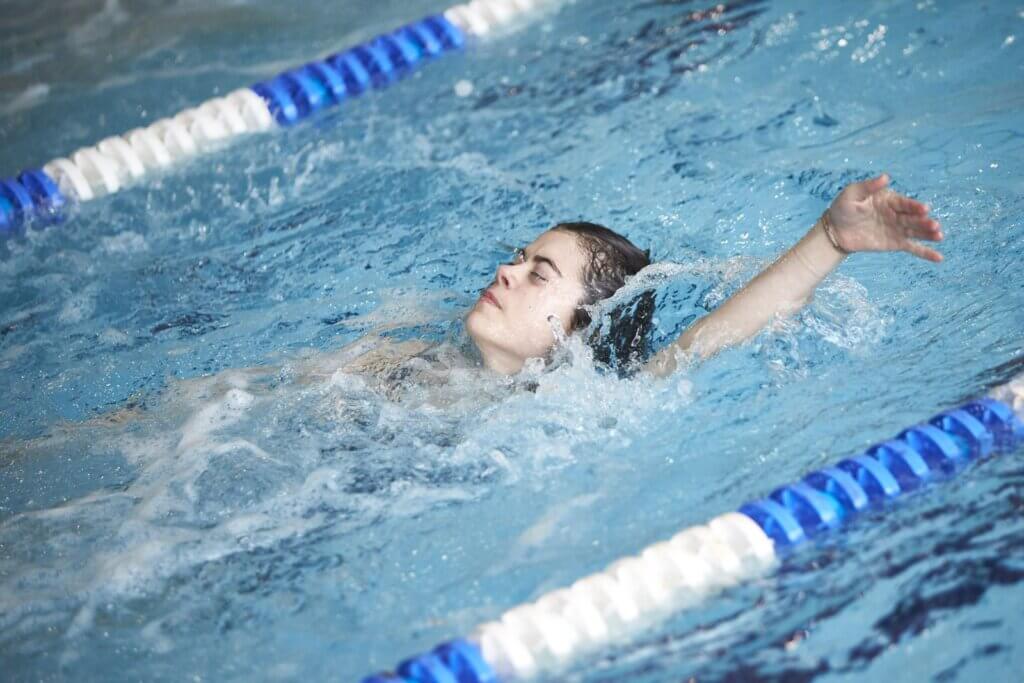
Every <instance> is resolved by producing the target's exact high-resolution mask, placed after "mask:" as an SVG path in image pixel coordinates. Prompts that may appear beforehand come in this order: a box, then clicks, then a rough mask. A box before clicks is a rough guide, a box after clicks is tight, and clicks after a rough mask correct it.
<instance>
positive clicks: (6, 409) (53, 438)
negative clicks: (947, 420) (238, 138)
mask: <svg viewBox="0 0 1024 683" xmlns="http://www.w3.org/2000/svg"><path fill="white" fill-rule="evenodd" d="M359 4H360V5H362V7H355V3H328V2H317V1H314V0H302V1H299V2H292V3H276V2H270V1H269V0H261V1H258V2H251V3H246V4H244V5H243V4H240V3H236V2H233V1H229V0H216V1H213V2H203V3H199V2H186V1H184V0H181V1H179V2H177V3H165V4H160V5H157V4H154V3H145V2H141V1H138V2H134V1H129V0H122V1H120V2H117V1H116V0H109V1H108V2H98V1H96V0H89V1H86V0H80V1H78V2H74V3H63V2H61V3H57V2H33V3H29V2H21V1H20V0H18V1H16V2H13V3H7V5H5V11H4V15H3V17H2V18H0V27H2V31H0V35H2V37H0V91H2V93H3V97H2V104H0V173H2V174H3V175H5V176H6V175H10V174H12V173H14V172H16V171H18V170H20V169H21V168H24V167H28V166H38V165H40V164H42V163H44V162H46V161H48V160H49V159H51V158H53V157H55V156H58V155H62V154H66V153H68V152H70V151H73V150H74V149H76V148H77V147H79V146H82V145H85V144H91V143H94V142H96V141H98V140H99V139H101V138H103V137H105V136H107V135H109V134H113V133H118V132H123V131H126V130H128V129H130V128H133V127H135V126H137V125H139V124H141V123H145V122H148V121H152V120H155V119H156V118H159V117H162V116H166V115H169V114H172V113H174V112H176V111H177V110H180V109H182V108H184V107H186V106H189V105H191V104H194V103H196V102H199V101H202V100H204V99H206V98H208V97H210V96H212V95H213V94H215V93H218V92H219V93H223V92H226V91H227V90H229V89H232V88H235V87H239V86H242V85H246V84H248V83H251V82H253V81H255V80H257V79H259V78H263V77H266V76H268V75H272V74H273V73H276V72H278V71H280V70H281V69H283V68H286V67H288V66H291V65H293V64H296V63H300V62H303V61H306V60H308V59H310V58H312V57H316V56H318V55H321V54H325V53H327V52H329V51H331V50H334V49H338V48H341V47H344V46H346V45H351V44H353V43H355V42H357V41H360V40H363V39H365V38H368V37H370V36H372V35H374V34H376V33H378V32H381V31H384V30H389V29H391V28H394V27H396V26H398V25H399V24H401V23H403V22H404V21H406V20H408V19H412V18H418V17H420V16H422V15H425V14H427V13H430V12H433V11H437V10H439V9H442V8H443V7H444V5H443V4H439V3H436V2H426V1H417V2H410V1H409V0H403V2H397V1H396V0H392V1H378V2H373V3H369V2H367V3H359ZM816 5H820V6H816ZM816 5H815V4H812V3H797V2H782V1H772V2H769V1H763V2H759V1H747V2H735V3H732V4H729V5H726V6H725V7H724V8H723V9H721V10H719V11H710V12H709V11H707V10H708V7H707V6H705V5H703V4H700V3H694V2H647V1H643V2H639V1H633V2H613V1H612V0H579V1H578V2H575V3H570V4H566V5H565V6H563V7H562V8H561V9H559V10H557V11H554V12H551V13H548V14H545V15H543V16H541V17H540V18H538V19H537V20H536V21H534V22H533V23H531V24H529V25H527V26H526V27H525V28H523V29H522V30H519V31H515V32H512V33H511V34H507V35H503V36H499V37H497V38H495V39H493V40H489V41H488V42H486V43H482V44H479V45H477V46H476V47H474V48H472V49H471V50H470V51H468V52H467V53H466V54H465V55H457V56H452V57H448V58H446V59H444V60H442V61H439V62H437V63H435V64H432V65H430V66H429V67H427V68H425V69H423V70H422V71H420V72H419V73H417V74H416V75H415V76H413V77H411V78H409V79H407V80H405V81H403V82H402V83H400V84H399V85H397V86H395V87H393V88H391V89H389V90H387V91H383V92H379V93H374V94H371V95H369V96H367V97H364V98H362V99H360V100H358V101H353V102H350V103H349V104H347V105H346V106H345V107H343V108H341V109H339V110H336V111H332V112H329V113H325V114H324V115H322V116H319V117H318V118H316V120H315V121H312V122H310V123H308V124H304V125H301V126H298V127H296V128H294V129H291V130H288V131H283V132H275V133H272V134H268V135H264V136H258V137H253V138H251V139H248V140H245V141H244V142H241V143H239V144H236V145H234V146H232V147H230V148H228V149H225V150H223V151H221V152H218V153H215V154H213V155H211V156H209V157H204V158H202V159H198V160H196V161H194V162H191V163H189V164H186V165H184V166H181V167H178V168H176V169H174V170H172V171H170V172H167V173H166V174H164V175H162V176H160V177H158V178H155V179H153V180H151V181H147V182H146V183H144V184H143V185H140V186H138V187H135V188H132V189H130V190H127V191H125V192H122V193H120V194H118V195H116V196H113V197H109V198H105V199H101V200H98V201H94V202H91V203H88V204H85V205H83V206H81V207H79V208H78V209H76V210H75V211H74V212H73V214H72V215H71V216H69V217H68V219H67V220H66V221H65V222H64V223H63V224H62V225H59V226H55V227H49V228H46V229H32V230H31V231H30V232H29V233H28V234H27V235H25V236H23V237H20V238H17V239H14V240H8V241H7V242H5V243H3V244H2V245H0V391H2V395H3V397H4V400H3V401H2V403H0V439H2V440H0V672H2V675H0V678H3V679H4V680H16V681H28V680H33V681H35V680H65V679H71V678H74V679H78V680H112V679H119V680H136V679H138V680H182V679H192V680H251V679H263V680H279V679H280V680H292V679H298V678H307V679H313V680H321V679H327V678H328V677H329V678H331V679H335V680H353V679H356V678H357V677H359V676H361V675H363V674H366V673H369V672H371V671H374V670H377V669H382V668H387V667H390V666H392V665H393V664H394V663H395V662H396V661H397V660H398V659H400V658H401V657H403V656H405V655H407V654H411V653H413V652H417V651H420V650H423V649H425V648H428V647H430V646H432V645H433V644H435V643H436V642H439V641H441V640H443V639H446V638H448V637H450V636H452V635H457V634H460V633H464V632H467V631H469V630H470V629H471V628H472V627H473V626H474V625H475V624H477V623H480V622H482V621H485V620H488V619H491V618H494V617H495V616H497V615H498V614H500V613H501V612H502V611H503V610H505V609H507V608H509V607H511V606H513V605H515V604H517V603H519V602H521V601H524V600H528V599H532V598H535V597H537V596H538V595H539V594H541V593H542V592H544V591H547V590H550V589H553V588H556V587H558V586H561V585H565V584H567V583H569V582H571V581H572V580H574V579H575V578H578V577H580V576H582V575H584V574H586V573H588V572H591V571H594V570H596V569H599V568H601V567H602V566H604V565H606V564H607V563H609V562H610V561H612V560H614V559H615V558H617V557H619V556H621V555H624V554H629V553H633V552H635V551H637V550H639V549H640V548H642V547H643V546H645V545H646V544H649V543H652V542H655V541H657V540H660V539H663V538H665V537H667V536H669V535H671V534H672V533H674V531H676V530H678V529H680V528H683V527H685V526H688V525H691V524H696V523H700V522H703V521H705V520H707V519H708V518H710V517H712V516H714V515H717V514H720V513H722V512H725V511H728V510H731V509H735V508H736V507H737V506H738V505H739V504H741V503H742V502H744V501H746V500H748V499H751V498H755V497H760V496H762V495H764V494H765V493H767V492H768V491H770V490H771V488H773V487H774V486H776V485H778V484H782V483H784V482H788V481H790V480H793V479H796V478H798V477H799V476H800V475H801V474H802V473H804V472H806V471H808V470H810V469H813V468H816V467H820V466H822V465H823V464H825V463H830V462H834V461H835V460H838V459H839V458H840V457H842V456H844V455H847V454H850V453H853V452H855V451H857V450H858V449H860V448H863V447H865V446H867V445H868V444H870V443H873V442H875V441H878V440H881V439H883V438H887V437H889V436H891V435H893V434H895V433H896V432H898V431H899V430H900V429H901V428H902V427H904V426H907V425H909V424H912V423H914V422H916V421H918V420H921V419H923V418H925V417H928V416H929V415H931V414H933V413H935V412H937V411H939V410H941V409H944V408H947V407H949V406H951V405H952V404H954V403H956V402H957V401H959V400H961V399H963V398H965V397H968V396H972V395H977V394H979V393H983V392H984V391H986V390H987V388H988V387H989V386H991V385H993V384H996V383H999V382H1001V381H1005V380H1006V379H1009V377H1010V376H1012V375H1014V374H1016V373H1019V372H1020V371H1021V370H1022V366H1024V360H1022V359H1024V348H1022V343H1021V331H1022V329H1024V288H1022V286H1021V282H1020V254H1021V253H1022V250H1024V237H1022V215H1024V184H1022V180H1021V179H1022V177H1024V113H1022V111H1024V58H1022V53H1021V50H1022V49H1024V44H1022V43H1024V7H1022V6H1021V5H1020V4H1019V3H1012V2H989V3H954V2H938V1H932V0H922V1H920V2H885V1H875V2H868V3H818V4H816ZM58 8H59V11H58ZM460 82H462V83H460ZM457 84H459V87H458V88H456V85H457ZM468 86H471V92H469V94H468V95H466V90H467V89H470V88H469V87H468ZM457 91H458V92H459V93H461V95H460V94H457ZM882 170H884V171H887V172H889V173H890V174H891V175H892V176H893V178H894V179H895V184H896V188H897V189H899V190H900V191H902V192H906V193H909V194H911V195H913V196H916V197H918V198H920V199H922V200H924V201H927V202H929V203H930V204H931V205H932V206H933V207H934V212H935V213H936V214H937V216H938V217H939V218H940V219H941V220H942V222H943V224H944V228H945V232H946V235H947V239H946V241H945V242H944V243H943V245H942V247H941V248H942V251H943V253H944V254H945V256H946V261H945V263H943V264H941V265H940V266H932V265H930V264H927V263H924V262H921V261H915V260H913V259H912V258H911V257H909V256H907V255H905V254H896V255H858V256H856V257H854V258H852V259H850V261H849V262H848V263H847V264H845V265H843V266H842V268H841V269H840V270H839V271H838V273H837V274H835V275H834V276H832V277H831V278H830V279H829V280H828V281H827V282H826V284H825V285H824V286H823V287H822V288H821V289H820V290H819V293H818V295H817V297H816V299H815V301H814V303H813V304H812V305H811V306H810V307H809V308H807V309H806V310H805V311H804V312H802V313H801V314H799V315H798V316H796V317H794V318H793V319H791V320H788V321H783V322H779V323H778V324H776V325H774V326H773V327H772V328H771V329H770V330H768V331H766V332H764V333H763V334H761V335H760V336H758V337H757V338H756V339H755V340H753V341H751V342H750V343H748V344H746V345H743V346H742V347H739V348H736V349H733V350H731V351H728V352H726V353H724V354H722V355H721V356H720V357H718V358H716V359H713V360H711V361H709V362H707V363H705V364H703V365H702V366H700V367H698V368H696V369H694V370H692V371H689V372H687V373H680V374H679V375H677V376H674V377H672V378H669V379H667V380H662V381H657V382H651V381H643V380H619V379H616V378H614V377H613V376H610V375H608V374H604V373H600V372H598V371H596V370H595V369H594V368H593V367H592V365H591V363H590V362H589V359H588V357H587V354H586V352H585V350H584V349H583V348H582V346H581V345H580V344H579V343H578V342H577V341H575V340H570V342H569V343H568V344H567V346H566V348H565V349H564V350H563V353H562V354H561V355H562V362H561V364H559V365H558V366H557V367H555V368H554V369H553V370H551V371H549V372H542V371H539V370H537V369H531V370H528V371H527V375H528V376H527V377H526V378H525V379H527V380H532V381H535V382H536V383H537V390H536V392H530V391H526V390H523V389H522V388H521V386H522V383H521V382H520V383H515V384H514V383H511V382H508V381H504V380H502V379H500V378H495V377H489V376H487V375H486V374H481V373H479V372H476V371H474V370H472V369H471V368H470V369H462V370H459V371H457V372H456V373H455V374H454V376H453V378H452V380H451V382H450V383H449V384H448V385H447V386H442V387H433V386H422V387H421V386H410V387H407V388H406V390H405V391H404V393H403V395H402V396H400V397H398V398H397V399H395V400H392V399H389V398H384V397H382V396H381V395H380V394H379V393H378V392H376V391H375V390H374V389H373V387H372V386H370V385H369V384H367V383H366V382H364V381H363V380H361V379H360V378H357V377H353V376H351V375H347V374H345V373H337V372H336V370H337V368H338V366H339V365H340V361H339V358H340V357H341V356H343V355H344V353H345V351H344V348H345V347H346V345H348V344H350V343H352V342H354V341H356V340H358V339H359V338H361V337H362V336H363V335H365V334H368V333H375V334H384V335H390V336H393V337H396V338H399V339H407V338H425V339H429V340H432V341H437V342H442V341H443V342H445V343H447V344H449V345H452V346H455V347H459V346H460V345H461V346H464V345H465V337H464V335H463V333H462V330H461V325H460V317H461V315H462V314H463V313H464V312H465V310H466V309H467V307H468V305H469V304H470V303H471V302H472V301H473V300H474V299H475V294H476V292H477V291H478V289H479V288H480V287H482V286H483V285H485V284H486V283H487V282H488V281H489V279H490V277H491V275H492V273H493V269H494V267H495V265H496V264H497V263H498V262H499V261H500V260H502V259H505V258H506V257H507V251H506V250H505V248H504V247H503V246H502V244H504V243H511V244H517V243H523V242H526V241H529V240H530V239H532V238H533V237H534V236H535V235H536V234H537V233H538V232H539V231H541V230H543V229H544V228H545V227H547V226H549V225H550V224H552V223H554V222H557V221H564V220H573V219H577V218H586V219H589V220H594V221H598V222H603V223H606V224H608V225H610V226H612V227H614V228H616V229H618V230H620V231H622V232H624V233H626V234H627V235H628V236H629V237H631V238H632V239H633V240H634V241H636V242H637V243H638V244H640V245H641V246H643V247H651V248H652V251H653V254H654V256H655V258H656V259H657V260H658V261H659V262H660V263H661V265H660V266H659V267H658V269H657V273H656V275H657V277H656V279H657V282H658V285H657V286H658V330H657V333H656V334H657V339H658V341H659V343H662V344H663V343H666V341H667V340H668V339H670V338H672V337H673V336H674V335H675V334H677V333H678V332H679V331H680V330H681V329H682V328H683V327H684V326H685V325H686V324H687V323H688V322H689V321H690V320H692V319H693V318H694V317H695V316H697V315H700V314H702V313H703V312H705V311H706V310H707V309H709V308H712V307H714V306H715V305H717V304H718V303H720V302H721V301H722V300H723V298H724V297H725V296H726V295H728V293H730V292H732V291H734V290H735V289H736V288H737V287H739V286H740V285H741V284H742V283H743V282H744V281H745V279H746V278H748V277H750V276H751V275H752V274H753V273H755V272H756V271H757V269H758V268H759V267H760V266H762V265H764V264H765V263H767V262H768V260H770V259H771V258H772V257H773V256H774V255H775V254H777V253H778V252H779V251H780V250H782V249H784V248H785V247H786V246H788V245H789V244H790V243H792V242H794V241H795V240H796V239H798V238H799V236H800V235H802V234H803V232H804V231H805V230H806V229H807V227H808V226H809V225H810V224H811V223H813V221H814V220H815V218H816V217H817V215H818V214H819V213H820V212H821V211H822V209H823V208H824V207H825V206H826V205H827V202H828V201H829V200H830V199H831V197H833V196H834V195H835V193H836V192H837V191H838V190H839V189H840V188H841V187H842V186H843V185H844V184H845V183H847V182H850V181H852V180H855V179H860V178H863V177H865V176H867V175H870V174H873V173H877V172H879V171H882ZM339 354H340V355H339ZM254 367H262V368H264V370H262V371H245V370H243V369H245V368H254ZM520 379H523V378H520ZM1021 455H1022V454H1021V453H1017V454H1015V455H1010V456H1005V457H1001V458H999V459H995V460H990V461H987V462H983V463H979V464H977V465H974V466H972V467H971V468H970V469H969V471H968V472H966V473H964V474H963V475H962V476H960V477H959V478H957V479H956V480H953V481H950V482H947V483H944V484H940V485H937V486H935V487H932V488H930V489H928V490H926V491H924V492H923V493H920V494H917V495H915V496H912V497H911V498H910V499H909V500H907V501H905V502H902V503H900V504H899V505H896V506H893V507H892V508H891V509H888V510H885V511H884V512H879V513H873V514H871V515H867V516H866V517H865V518H864V519H863V520H862V521H860V522H858V523H857V524H855V525H854V528H853V529H851V530H850V531H849V532H846V533H843V534H840V535H839V536H837V537H836V538H834V539H831V540H829V541H828V542H825V543H822V544H818V545H816V546H814V547H811V548H807V549H805V550H803V551H801V552H800V553H798V554H796V555H795V556H794V557H792V558H790V559H789V560H787V562H786V563H785V565H784V566H783V568H782V569H781V570H779V571H778V572H777V573H775V574H774V575H772V576H770V577H768V578H765V579H764V580H762V581H759V582H755V583H753V584H751V585H749V586H745V587H743V588H741V589H738V590H735V591H732V592H729V593H727V594H725V595H723V596H721V597H719V598H716V599H714V600H711V601H709V602H708V603H707V604H705V605H703V606H701V607H698V608H696V609H692V610H689V611H687V612H686V613H683V614H680V615H678V616H677V617H676V618H674V619H671V620H669V621H668V622H665V623H663V624H661V625H659V626H657V627H656V628H654V629H653V630H651V631H649V632H646V633H643V634H638V636H637V638H636V639H635V640H633V641H631V642H629V643H624V644H623V645H622V646H621V647H619V648H617V649H614V650H609V651H606V652H603V653H600V654H599V655H597V656H596V657H594V658H591V659H589V660H586V661H581V662H578V664H577V665H576V666H575V667H574V668H573V669H572V670H571V671H570V672H568V673H567V674H565V675H562V676H560V678H559V680H570V681H592V682H596V681H614V680H629V681H645V682H646V681H649V682H652V683H653V682H661V681H679V680H689V679H691V678H695V679H697V680H700V681H740V680H743V681H746V680H765V681H809V680H815V681H840V680H885V681H895V682H906V683H910V682H917V681H922V680H933V681H940V682H943V683H945V682H947V681H977V680H987V681H1003V680H1007V681H1009V680H1017V679H1018V678H1019V671H1020V670H1021V667H1022V666H1024V617H1022V616H1021V613H1020V605H1021V604H1024V514H1022V512H1024V465H1022V460H1021V458H1020V456H1021Z"/></svg>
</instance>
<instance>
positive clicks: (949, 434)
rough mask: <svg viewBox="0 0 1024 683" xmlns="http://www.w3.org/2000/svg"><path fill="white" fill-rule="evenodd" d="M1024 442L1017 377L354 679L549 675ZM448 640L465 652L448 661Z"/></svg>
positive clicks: (461, 682)
mask: <svg viewBox="0 0 1024 683" xmlns="http://www.w3.org/2000/svg"><path fill="white" fill-rule="evenodd" d="M1021 445H1024V375H1021V376H1020V377H1018V378H1016V379H1015V380H1013V381H1011V382H1010V383H1009V384H1006V385H1004V386H1002V387H999V388H997V389H996V390H994V391H993V392H992V394H991V396H989V397H985V398H981V399H978V400H975V401H971V402H969V403H966V404H964V405H962V406H958V407H957V408H954V409H952V410H948V411H946V412H943V413H940V414H938V415H936V416H935V417H933V418H931V419H930V420H928V421H927V422H924V423H922V424H919V425H913V426H911V427H909V428H907V429H905V430H903V431H902V432H901V433H900V434H899V435H898V436H896V438H894V439H890V440H888V441H885V442H882V443H880V444H876V445H874V446H872V447H870V448H868V449H867V450H866V451H865V452H863V453H860V454H858V455H855V456H853V457H850V458H846V459H844V460H841V461H840V462H839V463H837V464H836V465H835V466H833V467H825V468H823V469H820V470H816V471H814V472H811V473H809V474H807V475H806V476H805V477H804V478H803V479H801V480H800V481H798V482H796V483H793V484H788V485H786V486H781V487H779V488H777V489H775V490H774V491H772V492H771V493H770V494H769V495H768V496H766V497H765V498H763V499H760V500H756V501H752V502H750V503H747V504H745V505H743V506H742V507H740V509H739V511H738V512H729V513H726V514H724V515H721V516H719V517H716V518H714V519H712V520H711V521H710V522H708V523H707V524H704V525H701V526H696V527H692V528H689V529H685V530H683V531H681V532H679V533H678V534H676V535H675V536H673V537H672V538H671V539H669V540H667V541H662V542H660V543H655V544H653V545H651V546H649V547H647V548H645V549H644V550H642V551H641V552H640V553H638V554H637V555H634V556H631V557H626V558H623V559H620V560H617V561H615V562H613V563H612V564H611V565H609V566H608V567H607V568H606V569H604V570H603V571H601V572H597V573H595V574H591V575H590V576H587V577H584V578H582V579H580V580H578V581H576V582H575V583H573V584H572V585H571V586H569V587H567V588H560V589H558V590H555V591H552V592H550V593H547V594H545V595H542V596H541V597H540V598H538V599H537V600H534V601H532V602H529V603H526V604H523V605H518V606H516V607H513V608H512V609H510V610H508V611H506V612H505V613H504V614H502V615H501V616H500V617H498V618H497V619H496V620H494V621H490V622H487V623H485V624H482V625H480V626H478V627H477V628H476V629H475V630H474V631H473V632H472V633H471V634H470V635H469V636H468V637H466V638H460V639H458V640H454V641H451V642H449V643H443V644H442V645H440V646H438V647H437V648H435V649H434V650H432V651H431V652H428V653H425V654H422V655H417V656H414V657H410V658H409V659H406V660H404V661H403V662H402V663H401V664H399V665H398V667H396V669H395V671H394V672H393V673H392V672H389V673H381V674H376V675H373V676H369V677H367V678H364V679H363V683H384V682H393V683H497V682H498V681H517V680H526V679H530V678H533V677H535V676H539V675H548V676H550V675H553V674H557V673H558V672H559V671H562V670H564V669H565V668H566V667H567V666H569V665H570V664H571V663H572V662H573V661H576V660H577V659H578V658H579V657H581V656H582V655H585V654H586V653H588V652H593V651H595V650H597V649H599V648H601V647H606V646H608V645H610V644H613V643H618V642H624V641H625V640H626V639H628V638H629V637H630V635H631V634H633V633H635V632H636V631H637V630H638V629H639V628H641V627H643V626H646V625H650V624H651V623H653V622H655V621H656V620H657V619H659V618H663V617H664V616H666V615H668V614H671V613H673V612H677V611H679V610H680V609H683V608H686V607H690V606H693V605H696V604H698V603H700V602H701V601H703V600H706V599H707V598H709V597H711V596H712V595H714V594H716V593H719V592H721V591H723V590H725V589H727V588H730V587H734V586H738V585H740V584H741V583H743V582H745V581H748V580H750V579H751V578H754V577H757V576H762V575H764V574H766V573H768V572H770V571H771V570H772V569H773V568H774V567H776V566H778V564H779V563H780V561H781V560H783V559H784V558H785V557H786V555H788V554H789V553H791V552H794V551H795V550H796V549H798V548H799V547H800V546H802V545H803V544H805V543H808V542H810V541H812V540H813V539H814V538H815V537H817V536H819V535H820V534H823V533H826V532H831V531H835V530H838V529H840V528H842V527H843V526H844V525H846V524H847V523H849V522H850V521H851V520H853V519H854V518H855V517H856V516H857V515H858V513H861V512H863V511H865V510H868V509H885V508H884V507H883V504H884V503H886V502H888V501H891V500H893V499H895V498H898V497H900V496H902V495H904V494H907V493H911V492H913V491H916V490H918V489H920V488H921V487H922V486H924V485H926V484H929V483H932V482H936V481H941V480H943V479H948V478H949V477H952V476H955V475H956V474H959V473H960V472H962V471H963V470H964V469H965V468H966V466H967V465H968V464H970V463H972V462H974V461H976V460H979V459H982V458H987V457H991V456H993V455H997V454H1000V453H1009V452H1011V451H1013V450H1014V449H1016V448H1019V447H1020V446H1021ZM452 648H455V649H457V650H458V652H459V653H461V654H460V656H464V657H466V658H468V659H470V660H472V662H473V664H472V666H469V665H467V664H465V663H464V661H463V660H462V659H458V661H456V659H453V658H452V656H451V654H450V653H451V652H452Z"/></svg>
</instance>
